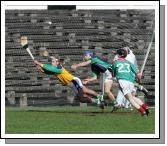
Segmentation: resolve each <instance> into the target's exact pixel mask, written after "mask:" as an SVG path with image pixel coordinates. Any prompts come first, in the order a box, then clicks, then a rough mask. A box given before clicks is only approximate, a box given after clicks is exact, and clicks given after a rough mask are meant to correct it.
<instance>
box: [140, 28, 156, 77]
mask: <svg viewBox="0 0 167 146" xmlns="http://www.w3.org/2000/svg"><path fill="white" fill-rule="evenodd" d="M154 35H155V31H154V32H153V35H152V38H151V42H150V44H149V46H148V49H147V53H146V56H145V58H144V61H143V64H142V67H141V75H142V74H143V70H144V67H145V65H146V62H147V58H148V54H149V53H150V50H151V46H152V42H153V39H154Z"/></svg>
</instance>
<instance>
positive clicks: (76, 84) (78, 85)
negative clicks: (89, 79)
mask: <svg viewBox="0 0 167 146" xmlns="http://www.w3.org/2000/svg"><path fill="white" fill-rule="evenodd" d="M69 86H70V88H71V89H72V90H73V91H74V93H76V94H77V93H78V91H79V89H82V88H83V84H82V81H81V80H80V78H78V77H74V78H73V80H72V82H71V83H70V84H69Z"/></svg>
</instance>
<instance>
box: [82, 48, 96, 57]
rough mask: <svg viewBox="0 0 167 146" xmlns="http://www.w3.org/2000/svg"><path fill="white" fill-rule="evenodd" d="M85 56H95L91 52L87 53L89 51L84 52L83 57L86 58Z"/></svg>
mask: <svg viewBox="0 0 167 146" xmlns="http://www.w3.org/2000/svg"><path fill="white" fill-rule="evenodd" d="M87 55H89V56H91V57H93V56H94V55H95V54H94V53H93V52H92V51H89V50H87V51H84V56H87Z"/></svg>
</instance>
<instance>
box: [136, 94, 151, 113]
mask: <svg viewBox="0 0 167 146" xmlns="http://www.w3.org/2000/svg"><path fill="white" fill-rule="evenodd" d="M133 99H134V100H135V102H136V103H138V104H139V105H140V106H141V107H142V108H143V109H144V110H145V111H146V114H147V116H148V114H149V113H150V112H149V107H148V105H147V104H145V103H143V102H142V101H141V100H140V99H139V98H137V97H135V96H133Z"/></svg>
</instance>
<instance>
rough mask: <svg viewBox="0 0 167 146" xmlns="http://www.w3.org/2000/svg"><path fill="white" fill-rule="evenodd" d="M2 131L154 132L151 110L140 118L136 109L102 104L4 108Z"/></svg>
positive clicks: (28, 132) (36, 132)
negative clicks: (101, 108) (3, 128)
mask: <svg viewBox="0 0 167 146" xmlns="http://www.w3.org/2000/svg"><path fill="white" fill-rule="evenodd" d="M5 133H6V134H154V133H155V113H154V109H151V114H150V115H149V117H141V115H140V114H139V113H138V111H137V110H135V109H134V110H133V111H131V110H130V109H119V110H118V111H116V112H115V113H111V107H106V108H105V110H104V112H103V113H102V112H101V110H100V109H99V108H98V107H89V106H88V107H77V106H60V107H58V106H55V107H27V108H18V107H17V108H16V107H6V111H5Z"/></svg>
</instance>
